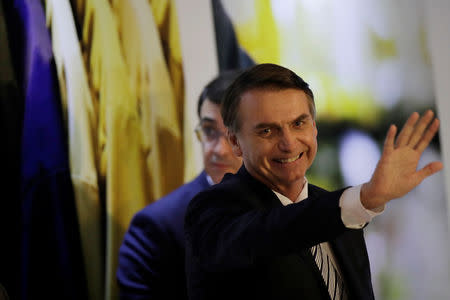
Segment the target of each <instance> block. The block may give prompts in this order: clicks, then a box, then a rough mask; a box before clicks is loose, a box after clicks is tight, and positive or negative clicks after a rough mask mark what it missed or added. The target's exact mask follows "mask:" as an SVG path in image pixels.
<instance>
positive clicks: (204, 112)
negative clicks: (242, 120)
mask: <svg viewBox="0 0 450 300" xmlns="http://www.w3.org/2000/svg"><path fill="white" fill-rule="evenodd" d="M217 115H218V117H219V118H220V119H222V117H221V116H220V106H219V105H217V104H215V103H214V102H212V101H211V100H209V99H208V98H206V99H205V101H203V103H202V106H201V108H200V118H204V117H209V118H212V117H213V116H214V119H216V118H217Z"/></svg>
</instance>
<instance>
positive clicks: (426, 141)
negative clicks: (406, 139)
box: [415, 119, 439, 153]
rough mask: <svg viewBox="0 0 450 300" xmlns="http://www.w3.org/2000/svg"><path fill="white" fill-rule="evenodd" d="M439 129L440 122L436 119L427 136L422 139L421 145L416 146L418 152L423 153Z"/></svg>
mask: <svg viewBox="0 0 450 300" xmlns="http://www.w3.org/2000/svg"><path fill="white" fill-rule="evenodd" d="M438 129H439V120H438V119H434V121H433V123H431V125H430V126H429V127H428V129H427V131H426V132H425V134H424V135H423V136H422V138H421V139H420V141H419V143H418V144H417V145H416V148H415V149H416V150H417V151H419V152H420V153H422V152H423V151H424V150H425V148H426V147H428V145H429V144H430V142H431V140H432V139H433V137H434V136H435V135H436V132H437V131H438Z"/></svg>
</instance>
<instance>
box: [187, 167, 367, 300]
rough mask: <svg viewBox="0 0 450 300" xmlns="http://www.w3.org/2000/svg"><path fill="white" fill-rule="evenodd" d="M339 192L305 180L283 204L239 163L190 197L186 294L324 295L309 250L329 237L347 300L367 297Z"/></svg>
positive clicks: (361, 253)
mask: <svg viewBox="0 0 450 300" xmlns="http://www.w3.org/2000/svg"><path fill="white" fill-rule="evenodd" d="M342 192H343V190H340V191H336V192H327V191H325V190H323V189H321V188H318V187H316V186H313V185H311V184H310V185H309V188H308V198H307V199H305V200H303V201H301V202H299V203H295V204H292V205H289V206H283V205H282V204H281V202H280V200H279V199H278V198H277V196H276V195H275V194H274V193H273V192H272V191H271V190H270V189H269V188H268V187H267V186H265V185H264V184H262V183H261V182H259V181H258V180H256V179H254V178H253V177H252V176H251V175H250V174H249V173H248V172H247V170H246V169H245V167H242V168H241V169H240V170H239V172H238V173H237V174H236V175H231V174H227V175H225V178H224V180H223V181H222V182H221V183H220V184H217V185H215V186H213V187H211V188H209V189H207V190H206V191H204V192H201V193H199V194H198V195H197V196H196V197H194V199H193V200H192V201H191V202H190V204H189V207H188V210H187V213H186V223H185V230H186V272H187V273H186V274H187V285H188V295H189V297H190V298H189V299H191V300H197V299H258V300H259V299H282V300H284V299H286V300H287V299H308V300H314V299H330V298H329V295H328V292H327V289H326V286H325V284H324V281H323V279H322V277H321V274H320V272H319V270H318V268H317V266H316V264H315V262H314V261H313V258H312V255H311V253H310V250H309V248H310V247H311V246H313V245H315V244H318V243H320V242H324V241H328V242H330V246H331V248H332V249H333V252H334V254H335V256H336V259H337V261H338V263H339V265H340V268H341V271H342V273H343V277H344V280H345V284H346V285H347V291H348V294H349V299H355V300H356V299H358V300H365V299H370V300H371V299H373V298H374V296H373V291H372V284H371V278H370V267H369V259H368V255H367V250H366V246H365V242H364V237H363V231H362V230H351V229H347V228H346V227H345V226H344V224H343V223H342V221H341V211H340V208H339V198H340V196H341V194H342Z"/></svg>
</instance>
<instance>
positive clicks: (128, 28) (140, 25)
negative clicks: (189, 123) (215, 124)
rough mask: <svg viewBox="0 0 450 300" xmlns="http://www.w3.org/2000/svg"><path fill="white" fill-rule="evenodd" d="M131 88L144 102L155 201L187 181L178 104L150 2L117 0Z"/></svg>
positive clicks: (146, 140)
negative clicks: (184, 178) (184, 176)
mask: <svg viewBox="0 0 450 300" xmlns="http://www.w3.org/2000/svg"><path fill="white" fill-rule="evenodd" d="M113 8H114V11H115V13H116V15H117V18H118V23H119V31H120V34H121V37H122V40H121V41H122V48H123V50H124V57H125V61H126V64H127V66H128V70H129V74H130V76H131V78H130V79H131V82H132V88H133V89H134V91H135V92H136V94H137V95H138V98H139V103H140V109H141V116H142V120H143V137H144V144H145V147H146V148H149V149H150V148H151V149H150V153H149V156H148V161H147V163H148V168H149V170H150V173H151V183H152V186H153V189H152V194H151V198H150V199H149V201H154V200H156V199H158V198H160V197H161V196H163V195H165V194H167V193H168V192H170V191H171V190H173V189H175V188H177V187H178V186H180V185H181V184H182V183H183V181H182V179H183V151H182V149H183V144H182V138H181V137H182V135H181V130H180V121H179V117H178V113H177V108H178V106H177V104H178V103H177V102H176V98H175V94H174V89H173V85H172V81H171V78H170V73H169V71H168V69H167V64H166V61H165V59H164V52H163V47H162V45H161V40H160V38H159V33H158V30H157V27H156V23H155V20H154V17H153V13H152V10H151V7H150V5H149V3H148V2H147V1H146V0H132V1H113Z"/></svg>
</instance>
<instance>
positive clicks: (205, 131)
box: [195, 124, 226, 143]
mask: <svg viewBox="0 0 450 300" xmlns="http://www.w3.org/2000/svg"><path fill="white" fill-rule="evenodd" d="M195 134H196V135H197V138H198V140H199V141H200V142H203V143H212V142H217V141H218V140H219V139H220V138H221V137H222V136H225V135H226V132H224V131H221V130H219V129H217V128H216V127H214V126H211V125H206V124H203V125H202V124H198V125H197V126H196V127H195Z"/></svg>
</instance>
